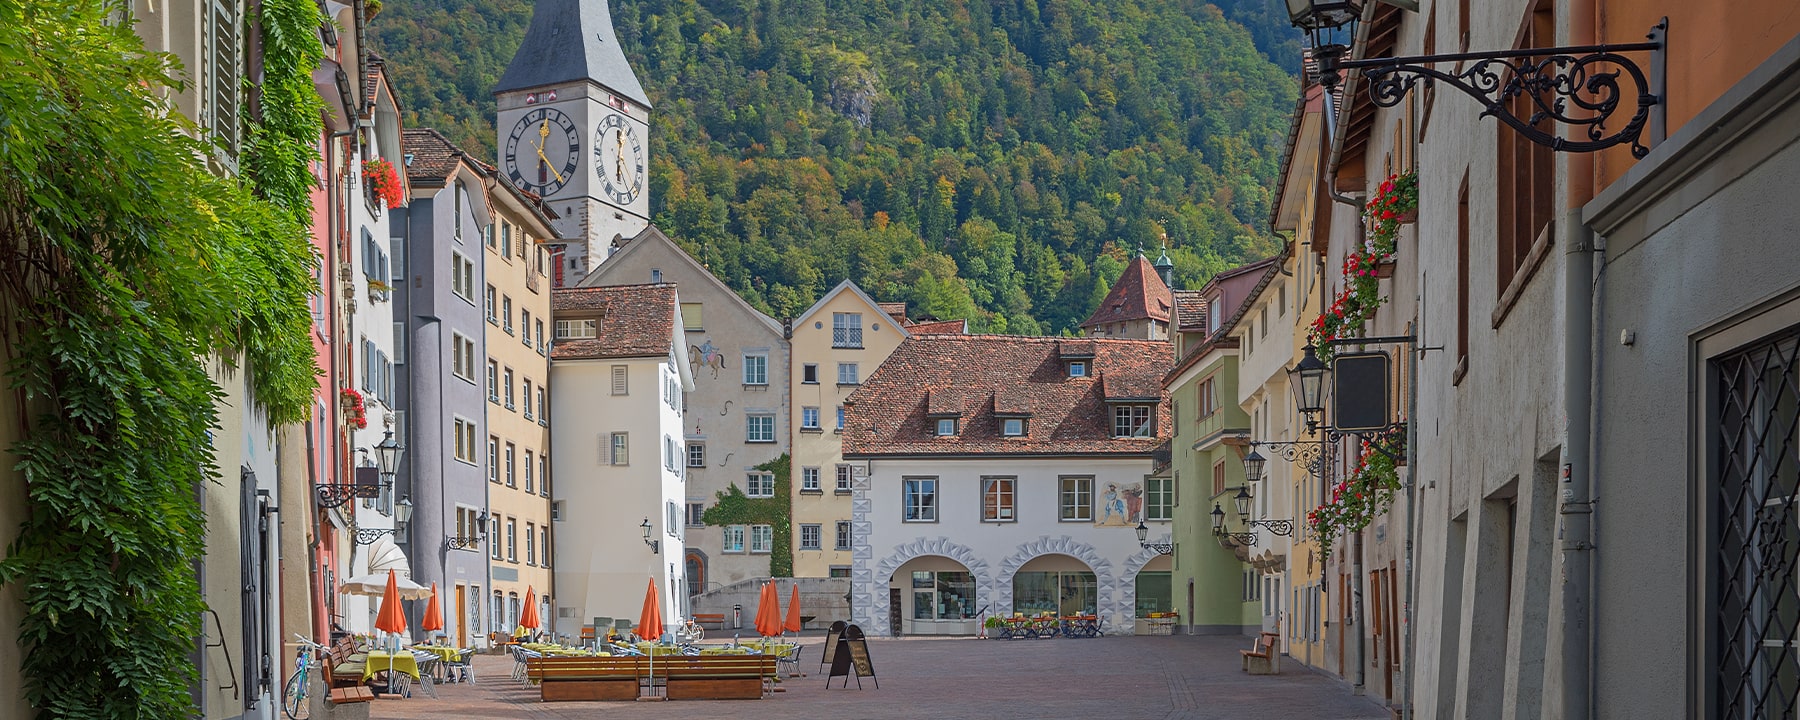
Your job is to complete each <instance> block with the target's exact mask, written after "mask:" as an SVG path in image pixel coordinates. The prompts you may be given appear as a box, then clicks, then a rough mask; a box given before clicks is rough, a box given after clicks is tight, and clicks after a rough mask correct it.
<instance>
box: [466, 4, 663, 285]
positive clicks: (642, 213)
mask: <svg viewBox="0 0 1800 720" xmlns="http://www.w3.org/2000/svg"><path fill="white" fill-rule="evenodd" d="M494 96H495V100H496V101H497V102H498V105H499V111H498V116H497V117H496V119H495V129H496V130H497V131H498V133H499V142H498V143H497V146H498V148H499V151H500V157H499V167H500V170H501V172H502V173H504V174H505V175H506V176H507V178H509V179H510V180H512V182H513V184H515V185H518V186H519V187H520V188H523V189H525V190H528V191H530V192H533V193H537V194H538V195H541V196H543V198H544V201H545V204H547V205H549V206H550V207H551V208H552V209H553V210H555V212H556V213H557V214H558V215H559V216H560V218H559V219H558V220H557V221H556V223H555V229H556V233H557V235H558V238H557V239H556V242H560V243H562V244H563V246H564V252H563V261H562V262H563V266H562V275H563V276H564V277H566V278H568V282H569V284H574V283H575V282H576V281H578V280H580V278H581V277H582V276H584V275H586V274H587V273H588V272H589V271H591V270H592V269H593V268H594V267H595V266H597V265H599V264H600V263H601V262H602V261H604V260H605V259H606V256H607V254H608V253H609V252H610V251H611V248H612V242H613V238H614V237H617V236H623V237H626V238H630V237H635V236H636V235H637V234H638V232H639V231H641V230H643V229H644V227H645V226H646V225H649V224H650V198H649V195H648V192H647V189H648V186H649V178H647V177H645V175H646V173H647V171H648V169H649V161H648V159H647V158H645V156H644V153H645V151H646V150H647V149H648V147H649V136H650V125H649V121H650V98H649V96H648V95H647V94H646V93H645V92H644V87H643V85H641V84H639V83H638V79H637V75H636V74H634V73H633V72H632V70H631V63H630V62H628V61H627V60H626V59H625V51H624V48H623V47H621V46H620V45H619V39H618V36H617V35H616V34H615V33H614V31H613V24H612V11H611V8H610V7H608V2H607V0H537V3H536V6H535V9H534V10H533V12H532V16H531V26H530V28H529V29H527V30H526V31H525V40H524V42H523V43H521V44H520V45H519V51H518V53H517V54H515V55H513V60H512V64H511V65H508V66H507V68H506V73H505V74H503V75H501V76H500V82H499V84H498V85H496V86H494Z"/></svg>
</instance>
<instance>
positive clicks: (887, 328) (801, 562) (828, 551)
mask: <svg viewBox="0 0 1800 720" xmlns="http://www.w3.org/2000/svg"><path fill="white" fill-rule="evenodd" d="M905 315H906V313H905V306H904V305H902V306H899V310H898V320H900V321H903V320H904V319H905ZM900 321H897V319H896V317H895V316H890V315H889V314H888V313H887V312H885V311H884V310H883V308H882V306H881V304H880V303H877V302H875V300H874V298H871V297H869V295H868V294H867V293H865V292H863V291H862V288H859V287H857V286H856V284H855V283H853V282H850V281H849V280H845V281H843V282H841V283H838V286H837V287H835V288H832V290H831V292H828V293H825V296H824V297H821V298H819V301H818V302H817V303H814V304H813V306H812V307H810V308H807V310H806V312H804V313H801V314H800V317H797V318H795V319H794V320H793V328H792V331H791V334H792V337H791V339H790V340H789V342H790V343H791V345H790V348H791V352H790V354H789V357H790V358H792V362H793V363H794V365H793V368H791V370H790V372H789V373H788V377H789V382H790V383H792V395H791V397H792V398H793V408H794V412H793V416H792V418H791V421H790V426H789V432H790V433H791V437H792V438H793V450H792V452H793V463H792V467H793V478H792V487H793V493H794V509H793V523H794V577H846V578H847V577H850V546H851V542H850V540H851V537H850V473H851V465H850V464H848V463H845V462H844V456H843V443H842V441H843V429H844V399H845V398H847V397H849V396H850V394H851V393H853V392H855V391H856V390H857V388H859V387H861V383H862V379H863V378H866V377H868V376H869V374H870V373H873V372H875V367H876V366H878V365H880V364H881V362H882V361H883V360H886V359H887V356H888V354H890V353H892V352H893V351H894V348H896V347H899V345H900V341H901V340H903V339H905V338H907V337H909V336H910V335H911V333H909V332H908V331H907V329H906V327H905V326H904V324H903V322H900Z"/></svg>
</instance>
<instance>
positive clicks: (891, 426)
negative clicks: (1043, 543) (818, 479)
mask: <svg viewBox="0 0 1800 720" xmlns="http://www.w3.org/2000/svg"><path fill="white" fill-rule="evenodd" d="M1068 342H1069V341H1068V340H1065V339H1061V338H1043V337H1018V336H1010V335H914V336H912V337H910V338H908V339H906V340H905V341H903V342H901V343H900V347H898V348H896V349H895V350H894V353H893V354H892V355H889V356H888V359H887V360H886V361H883V362H882V364H881V366H880V367H878V368H876V370H875V373H874V374H873V375H870V376H869V378H868V379H867V380H866V381H865V383H864V385H863V387H862V388H861V389H859V390H857V391H856V393H855V394H854V395H852V396H851V397H850V400H849V402H847V403H846V405H847V407H846V408H845V423H844V425H845V426H844V455H845V456H846V457H850V456H863V457H870V456H883V455H940V456H943V455H949V456H955V455H969V454H977V453H982V454H998V455H1051V456H1067V455H1127V456H1132V455H1136V456H1148V455H1151V454H1152V453H1154V452H1156V451H1157V450H1158V449H1159V448H1161V447H1162V446H1163V445H1165V443H1166V442H1167V438H1168V427H1169V421H1168V419H1169V418H1168V408H1167V404H1168V403H1167V402H1165V400H1166V396H1165V395H1164V394H1163V392H1162V388H1161V380H1162V374H1163V370H1164V369H1165V368H1167V367H1168V366H1169V364H1170V363H1171V362H1172V361H1173V357H1172V350H1171V347H1170V344H1169V343H1168V342H1165V341H1161V340H1123V339H1110V338H1108V339H1100V338H1097V339H1093V340H1084V341H1083V342H1091V343H1092V344H1093V349H1094V359H1093V360H1091V361H1090V367H1091V368H1092V369H1091V370H1090V372H1089V375H1088V376H1086V377H1074V378H1072V377H1069V373H1068V370H1067V369H1066V367H1065V366H1064V363H1063V361H1062V360H1061V358H1060V356H1059V350H1058V347H1059V346H1060V345H1065V344H1066V343H1068ZM1107 387H1113V388H1124V389H1125V391H1128V392H1132V393H1140V392H1141V393H1144V394H1145V395H1146V396H1148V397H1150V398H1154V399H1155V402H1156V407H1157V411H1156V421H1155V424H1154V427H1155V429H1156V431H1157V434H1156V436H1155V437H1133V438H1114V437H1113V436H1112V411H1111V407H1110V406H1109V405H1108V404H1107V402H1106V397H1105V396H1106V390H1105V388H1107ZM952 408H960V412H962V420H961V422H960V423H959V425H958V433H957V434H956V435H954V436H950V437H937V436H936V435H935V434H934V433H935V430H936V424H935V423H934V422H932V418H930V417H929V416H930V415H931V414H932V413H933V412H934V411H954V410H952ZM996 408H998V410H999V413H1000V414H1002V415H1006V414H1016V413H1019V412H1029V413H1030V418H1029V420H1028V421H1027V423H1026V427H1027V430H1028V434H1027V435H1026V436H1025V437H1023V438H1007V437H1002V436H1001V435H1000V423H999V421H998V419H997V418H996V416H995V413H996Z"/></svg>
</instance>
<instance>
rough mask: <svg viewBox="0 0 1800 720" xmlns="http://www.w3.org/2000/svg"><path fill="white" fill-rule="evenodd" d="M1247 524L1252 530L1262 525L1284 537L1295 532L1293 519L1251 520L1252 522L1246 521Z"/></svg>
mask: <svg viewBox="0 0 1800 720" xmlns="http://www.w3.org/2000/svg"><path fill="white" fill-rule="evenodd" d="M1245 525H1247V526H1248V527H1249V528H1250V530H1251V531H1255V530H1256V528H1257V526H1259V525H1260V526H1262V527H1265V528H1268V529H1269V532H1271V533H1274V534H1276V535H1280V536H1282V537H1288V536H1290V535H1293V534H1294V521H1293V520H1251V521H1250V522H1248V523H1245Z"/></svg>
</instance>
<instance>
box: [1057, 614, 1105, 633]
mask: <svg viewBox="0 0 1800 720" xmlns="http://www.w3.org/2000/svg"><path fill="white" fill-rule="evenodd" d="M1062 631H1063V635H1064V636H1066V637H1072V638H1075V637H1100V616H1098V615H1070V616H1067V617H1064V618H1063V619H1062Z"/></svg>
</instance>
